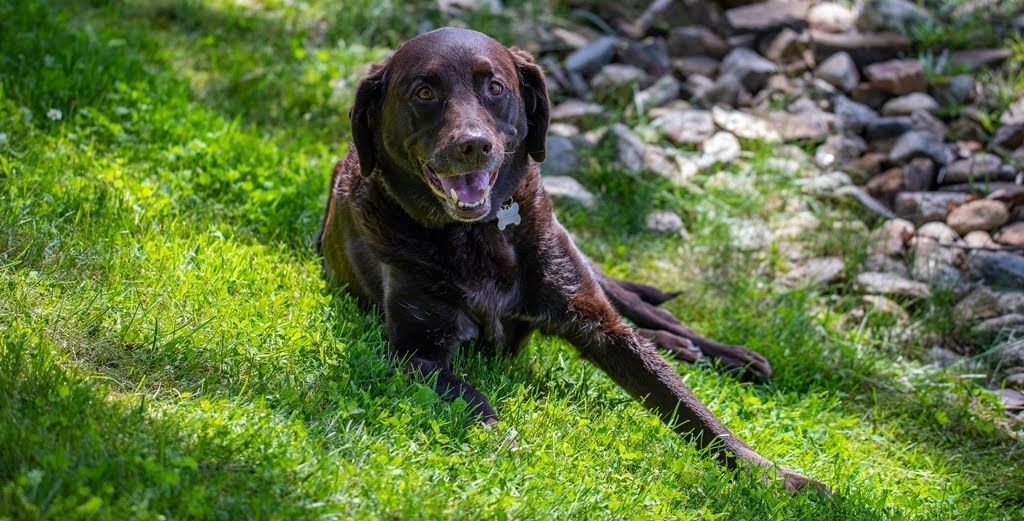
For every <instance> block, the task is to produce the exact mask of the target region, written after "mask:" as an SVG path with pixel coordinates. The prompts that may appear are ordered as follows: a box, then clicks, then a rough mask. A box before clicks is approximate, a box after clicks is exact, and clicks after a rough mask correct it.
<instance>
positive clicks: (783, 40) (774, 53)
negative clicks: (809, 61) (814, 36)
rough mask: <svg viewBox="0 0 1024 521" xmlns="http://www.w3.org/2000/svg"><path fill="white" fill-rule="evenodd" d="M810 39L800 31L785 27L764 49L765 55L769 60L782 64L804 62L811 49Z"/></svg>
mask: <svg viewBox="0 0 1024 521" xmlns="http://www.w3.org/2000/svg"><path fill="white" fill-rule="evenodd" d="M809 43H810V42H809V41H808V39H807V38H806V37H804V36H801V35H800V33H798V32H796V31H794V30H792V29H790V28H788V27H785V28H783V29H782V30H781V31H779V34H777V35H775V38H773V39H772V41H771V42H770V43H769V44H768V46H767V48H765V49H764V55H765V57H766V58H768V59H769V60H771V61H773V62H775V63H778V64H780V65H786V64H790V63H804V61H805V60H804V58H805V57H806V53H807V51H808V50H809V49H808V48H809Z"/></svg>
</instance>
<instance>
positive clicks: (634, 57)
mask: <svg viewBox="0 0 1024 521" xmlns="http://www.w3.org/2000/svg"><path fill="white" fill-rule="evenodd" d="M617 50H618V61H620V62H622V63H628V64H630V65H636V66H637V67H640V68H641V69H643V70H644V71H645V72H647V74H649V75H651V76H654V77H658V76H661V75H663V74H665V73H666V72H668V71H669V69H671V68H672V63H671V61H670V60H669V55H668V46H667V45H666V44H665V40H664V39H663V38H653V37H652V38H644V39H643V40H642V41H639V42H637V41H633V40H626V41H624V42H623V45H620V46H618V47H617Z"/></svg>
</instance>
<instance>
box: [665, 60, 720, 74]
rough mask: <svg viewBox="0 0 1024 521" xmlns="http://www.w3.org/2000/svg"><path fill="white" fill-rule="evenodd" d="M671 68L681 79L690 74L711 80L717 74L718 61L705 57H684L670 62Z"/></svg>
mask: <svg viewBox="0 0 1024 521" xmlns="http://www.w3.org/2000/svg"><path fill="white" fill-rule="evenodd" d="M672 68H673V69H674V70H675V71H676V74H678V75H680V76H681V77H683V78H685V77H687V76H689V75H691V74H699V75H701V76H707V77H709V78H711V77H714V76H715V74H717V73H718V60H716V59H714V58H709V57H707V56H686V57H683V58H676V59H674V60H672Z"/></svg>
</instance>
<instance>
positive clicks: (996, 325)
mask: <svg viewBox="0 0 1024 521" xmlns="http://www.w3.org/2000/svg"><path fill="white" fill-rule="evenodd" d="M971 333H973V334H974V335H975V336H976V337H979V338H981V339H984V340H986V341H992V340H998V339H1007V338H1010V339H1013V338H1017V337H1018V336H1019V335H1020V334H1021V333H1024V315H1021V314H1019V313H1009V314H1006V315H1001V316H998V317H993V318H989V319H986V320H982V321H981V322H979V323H978V324H977V325H975V326H974V327H973V328H971Z"/></svg>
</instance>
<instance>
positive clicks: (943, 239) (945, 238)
mask: <svg viewBox="0 0 1024 521" xmlns="http://www.w3.org/2000/svg"><path fill="white" fill-rule="evenodd" d="M915 235H916V236H917V237H923V238H927V239H932V240H936V241H939V243H940V244H946V245H949V244H953V243H955V242H956V241H958V240H960V235H958V234H957V233H956V230H954V229H952V228H950V227H949V226H947V225H946V223H944V222H940V221H931V222H927V223H924V224H922V225H921V227H920V228H918V229H917V233H916V234H915Z"/></svg>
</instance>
